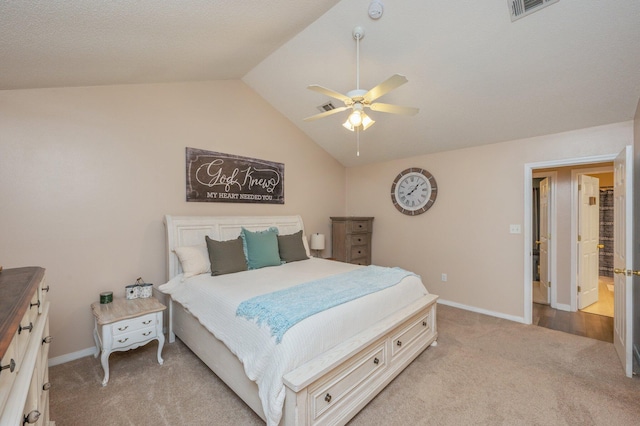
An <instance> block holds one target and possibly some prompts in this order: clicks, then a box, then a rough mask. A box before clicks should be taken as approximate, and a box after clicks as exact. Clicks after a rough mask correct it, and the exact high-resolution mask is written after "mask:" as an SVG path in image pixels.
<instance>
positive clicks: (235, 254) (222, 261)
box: [205, 236, 247, 275]
mask: <svg viewBox="0 0 640 426" xmlns="http://www.w3.org/2000/svg"><path fill="white" fill-rule="evenodd" d="M205 240H206V241H207V250H208V251H209V261H210V262H211V275H224V274H231V273H233V272H240V271H246V270H247V259H245V257H244V250H243V249H242V238H240V237H238V238H236V239H235V240H228V241H216V240H212V239H211V238H209V237H208V236H205Z"/></svg>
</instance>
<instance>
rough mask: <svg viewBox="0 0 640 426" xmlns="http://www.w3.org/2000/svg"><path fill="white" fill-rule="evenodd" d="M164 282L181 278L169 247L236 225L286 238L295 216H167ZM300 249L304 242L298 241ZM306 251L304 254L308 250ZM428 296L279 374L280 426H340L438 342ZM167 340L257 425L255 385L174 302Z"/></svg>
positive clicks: (295, 225)
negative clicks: (203, 367)
mask: <svg viewBox="0 0 640 426" xmlns="http://www.w3.org/2000/svg"><path fill="white" fill-rule="evenodd" d="M165 225H166V232H167V234H166V236H167V278H168V279H171V278H173V277H174V276H176V275H178V274H179V273H181V272H182V270H181V267H180V262H179V260H178V258H177V256H176V255H175V253H174V252H173V249H174V248H175V247H180V246H188V245H198V244H202V243H203V241H204V236H205V235H208V236H209V237H210V238H213V239H216V240H228V239H234V238H237V237H238V235H240V230H241V228H242V227H244V228H247V229H249V230H263V229H267V228H269V227H271V226H275V227H277V228H278V229H279V232H280V234H282V235H284V234H292V233H295V232H297V231H299V230H302V231H303V236H304V226H303V223H302V218H301V217H300V216H253V217H250V216H234V217H222V216H217V217H216V216H211V217H196V216H166V217H165ZM304 241H305V243H306V236H304ZM307 251H308V250H307ZM437 299H438V296H436V295H433V294H427V295H425V296H423V297H422V298H420V299H419V300H416V301H415V302H414V303H412V304H411V305H409V306H407V307H405V308H403V309H401V310H399V311H397V312H396V313H394V314H392V315H390V316H388V317H387V318H383V319H381V320H380V321H379V322H378V323H376V324H375V325H374V326H372V327H371V328H369V329H366V330H364V331H363V332H361V333H360V334H357V335H356V336H354V337H352V338H350V339H349V340H347V341H345V342H343V343H341V344H339V345H338V346H336V347H334V348H332V349H330V350H329V351H327V352H325V353H323V354H321V355H320V356H318V357H316V358H315V359H313V360H311V361H309V362H307V363H306V364H304V365H302V366H300V367H298V368H297V369H295V370H293V371H291V372H289V373H287V374H286V375H285V376H284V383H285V387H286V398H285V405H284V410H283V417H282V421H281V422H280V424H281V425H287V426H289V425H310V424H313V425H315V424H318V425H324V424H331V425H333V424H345V423H347V422H348V421H349V420H350V419H351V418H352V417H353V416H354V415H355V414H357V413H358V412H359V411H360V410H361V409H362V408H363V407H364V406H365V405H366V404H367V403H368V402H369V401H371V400H372V399H373V398H374V397H375V396H376V395H377V394H378V393H379V392H380V391H381V390H382V389H383V388H384V387H385V386H386V385H387V384H388V383H389V382H391V380H393V379H394V378H395V377H396V376H397V375H398V374H400V372H402V370H404V368H405V367H406V366H407V365H409V364H410V363H411V362H412V361H413V360H414V359H415V358H416V357H417V356H418V355H420V353H422V351H424V350H425V349H426V348H427V347H428V346H430V345H433V346H435V345H436V344H437V342H436V339H437V337H438V333H437V328H436V306H437V305H436V301H437ZM168 303H169V342H170V343H172V342H174V341H175V336H176V335H177V336H178V337H179V338H180V340H182V341H183V342H184V343H185V344H186V345H187V346H188V347H189V348H190V349H191V350H192V351H193V352H194V353H195V354H196V355H197V356H198V357H199V358H200V359H201V360H202V361H203V362H204V363H205V364H207V366H208V367H209V368H210V369H211V370H212V371H213V372H214V373H215V374H216V375H217V376H218V377H220V378H221V379H222V380H223V381H224V382H225V383H226V384H227V385H228V386H229V387H230V388H231V389H232V390H233V391H234V392H235V393H236V394H237V395H238V396H239V397H240V398H242V400H243V401H245V402H246V403H247V405H249V407H251V409H252V410H253V411H255V412H256V413H257V414H258V415H259V416H260V417H261V418H262V419H263V420H264V419H265V415H264V411H263V409H262V403H261V402H260V399H259V397H258V386H257V385H256V383H255V382H253V381H251V380H249V379H248V378H247V376H246V375H245V373H244V368H243V366H242V364H241V363H240V361H239V360H238V359H237V358H236V357H235V355H233V354H232V353H231V352H230V351H229V350H228V349H227V347H226V346H225V345H224V344H223V343H222V342H221V341H220V340H218V339H216V338H215V337H214V336H213V335H212V334H211V333H210V332H209V331H208V330H207V329H206V328H204V327H203V326H202V325H201V324H200V322H199V321H198V320H197V319H196V318H195V317H193V316H192V315H191V314H190V313H189V312H188V311H187V310H186V309H184V308H183V307H182V306H181V305H180V304H179V303H177V302H174V301H173V300H171V299H170V298H169V301H168Z"/></svg>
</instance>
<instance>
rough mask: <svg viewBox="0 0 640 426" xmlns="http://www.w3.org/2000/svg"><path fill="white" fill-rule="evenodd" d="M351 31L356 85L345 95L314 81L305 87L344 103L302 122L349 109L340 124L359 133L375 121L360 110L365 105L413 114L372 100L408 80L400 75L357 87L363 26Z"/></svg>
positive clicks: (381, 110) (404, 109) (413, 110)
mask: <svg viewBox="0 0 640 426" xmlns="http://www.w3.org/2000/svg"><path fill="white" fill-rule="evenodd" d="M352 34H353V38H354V39H355V40H356V88H355V89H354V90H351V91H349V92H347V94H346V95H343V94H342V93H338V92H336V91H335V90H331V89H327V88H326V87H322V86H319V85H317V84H312V85H310V86H307V89H309V90H313V91H314V92H318V93H322V94H323V95H327V96H329V97H332V98H335V99H338V100H341V101H342V102H344V106H343V107H338V108H334V109H331V110H329V111H326V112H322V113H320V114H316V115H312V116H311V117H307V118H305V119H304V121H313V120H317V119H319V118H324V117H328V116H330V115H333V114H337V113H339V112H342V111H346V110H348V109H351V113H350V114H349V117H348V118H347V121H345V122H344V123H343V124H342V125H343V126H344V127H345V128H346V129H348V130H351V131H352V132H353V131H356V132H359V131H360V130H367V129H368V128H369V127H371V126H372V125H373V123H375V121H374V120H372V119H371V117H369V116H368V115H367V114H366V113H365V112H364V109H365V108H370V109H371V110H372V111H378V112H387V113H391V114H402V115H415V114H417V113H418V111H419V109H418V108H413V107H405V106H398V105H391V104H384V103H380V102H374V101H375V100H376V99H378V98H380V97H381V96H383V95H385V94H387V93H389V92H390V91H392V90H393V89H395V88H397V87H399V86H402V85H403V84H405V83H406V82H407V81H408V80H407V78H406V77H405V76H403V75H400V74H394V75H392V76H391V77H389V78H388V79H386V80H385V81H383V82H382V83H380V84H378V85H377V86H376V87H374V88H373V89H370V90H363V89H360V40H362V38H363V37H364V29H363V28H362V27H355V28H354V29H353V32H352Z"/></svg>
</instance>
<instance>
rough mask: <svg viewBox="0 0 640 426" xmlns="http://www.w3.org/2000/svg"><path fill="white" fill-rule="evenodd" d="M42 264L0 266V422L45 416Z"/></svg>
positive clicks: (44, 420)
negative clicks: (9, 267)
mask: <svg viewBox="0 0 640 426" xmlns="http://www.w3.org/2000/svg"><path fill="white" fill-rule="evenodd" d="M48 292H49V286H48V285H46V284H45V270H44V269H43V268H39V267H26V268H15V269H5V270H3V271H1V272H0V368H1V370H0V426H20V425H23V424H36V425H42V426H50V425H53V424H54V423H53V422H50V420H49V388H50V386H51V385H50V384H49V368H48V359H49V343H50V342H51V336H49V320H48V319H49V302H47V293H48Z"/></svg>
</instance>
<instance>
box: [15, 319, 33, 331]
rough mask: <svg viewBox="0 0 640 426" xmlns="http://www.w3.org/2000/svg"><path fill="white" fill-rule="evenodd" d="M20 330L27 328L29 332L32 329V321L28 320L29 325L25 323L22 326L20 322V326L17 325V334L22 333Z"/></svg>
mask: <svg viewBox="0 0 640 426" xmlns="http://www.w3.org/2000/svg"><path fill="white" fill-rule="evenodd" d="M22 330H29V333H31V330H33V323H32V322H30V323H29V325H25V326H24V327H23V326H22V324H20V327H18V334H20V333H22Z"/></svg>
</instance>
